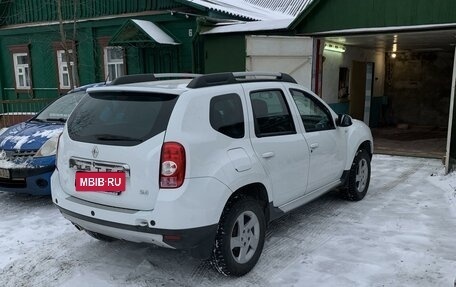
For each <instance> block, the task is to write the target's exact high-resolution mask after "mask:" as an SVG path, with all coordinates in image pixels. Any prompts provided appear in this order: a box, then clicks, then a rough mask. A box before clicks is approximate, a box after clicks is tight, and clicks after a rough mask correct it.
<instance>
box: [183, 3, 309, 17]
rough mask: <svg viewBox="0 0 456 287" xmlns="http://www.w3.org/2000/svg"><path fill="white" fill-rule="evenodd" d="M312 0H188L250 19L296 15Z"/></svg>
mask: <svg viewBox="0 0 456 287" xmlns="http://www.w3.org/2000/svg"><path fill="white" fill-rule="evenodd" d="M312 1H313V0H188V2H192V3H194V4H197V5H200V6H203V7H206V8H208V9H210V10H214V11H218V12H222V13H226V14H229V15H233V16H236V17H242V18H245V19H250V20H280V19H290V18H295V17H297V16H298V15H299V14H300V13H301V12H302V11H304V9H305V8H306V7H307V6H308V5H309V4H310V3H311V2H312Z"/></svg>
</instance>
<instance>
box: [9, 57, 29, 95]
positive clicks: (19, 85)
mask: <svg viewBox="0 0 456 287" xmlns="http://www.w3.org/2000/svg"><path fill="white" fill-rule="evenodd" d="M13 61H14V75H15V78H16V89H18V90H24V89H30V88H31V84H30V66H29V56H28V54H27V53H13Z"/></svg>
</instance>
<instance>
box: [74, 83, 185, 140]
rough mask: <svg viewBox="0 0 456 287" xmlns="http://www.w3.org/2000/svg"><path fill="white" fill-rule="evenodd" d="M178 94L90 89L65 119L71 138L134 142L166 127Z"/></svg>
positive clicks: (151, 135) (150, 136) (155, 133)
mask: <svg viewBox="0 0 456 287" xmlns="http://www.w3.org/2000/svg"><path fill="white" fill-rule="evenodd" d="M177 97H178V96H177V95H172V94H156V93H138V92H93V93H89V95H88V96H87V97H85V98H84V99H82V101H81V102H80V104H79V105H78V106H77V107H76V109H75V110H74V112H73V113H72V114H71V116H70V118H69V119H68V123H67V124H68V133H69V136H70V138H71V139H73V140H75V141H80V142H88V143H97V144H107V145H118V146H133V145H138V144H140V143H142V142H144V141H146V140H148V139H150V138H152V137H154V136H155V135H157V134H159V133H161V132H163V131H165V130H166V127H167V126H168V121H169V117H170V115H171V112H172V110H173V108H174V105H175V104H176V101H177Z"/></svg>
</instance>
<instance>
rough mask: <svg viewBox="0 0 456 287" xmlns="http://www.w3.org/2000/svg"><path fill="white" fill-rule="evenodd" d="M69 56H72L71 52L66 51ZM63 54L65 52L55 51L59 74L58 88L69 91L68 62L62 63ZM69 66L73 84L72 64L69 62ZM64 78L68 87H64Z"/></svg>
mask: <svg viewBox="0 0 456 287" xmlns="http://www.w3.org/2000/svg"><path fill="white" fill-rule="evenodd" d="M68 53H69V54H71V55H72V54H73V50H68ZM64 54H65V50H57V68H58V73H59V87H60V89H61V90H69V89H71V81H70V69H68V62H67V61H62V56H63V55H64ZM70 65H71V67H72V71H73V75H72V76H73V83H74V82H75V81H74V80H75V79H74V72H75V71H74V69H75V67H74V62H73V61H70ZM65 77H66V78H67V79H68V85H65V84H64V83H65Z"/></svg>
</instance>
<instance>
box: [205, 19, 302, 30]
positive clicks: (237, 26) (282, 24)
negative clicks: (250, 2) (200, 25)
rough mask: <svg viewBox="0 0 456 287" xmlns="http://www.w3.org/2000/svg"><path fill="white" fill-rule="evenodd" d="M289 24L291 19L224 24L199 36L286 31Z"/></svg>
mask: <svg viewBox="0 0 456 287" xmlns="http://www.w3.org/2000/svg"><path fill="white" fill-rule="evenodd" d="M291 22H293V18H288V19H282V20H265V21H252V22H235V23H232V24H228V23H225V24H224V25H223V26H217V27H215V28H212V29H210V30H209V31H206V32H203V33H201V34H221V33H233V32H249V31H269V30H280V29H286V28H287V27H288V26H289V25H290V24H291Z"/></svg>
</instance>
